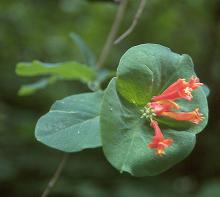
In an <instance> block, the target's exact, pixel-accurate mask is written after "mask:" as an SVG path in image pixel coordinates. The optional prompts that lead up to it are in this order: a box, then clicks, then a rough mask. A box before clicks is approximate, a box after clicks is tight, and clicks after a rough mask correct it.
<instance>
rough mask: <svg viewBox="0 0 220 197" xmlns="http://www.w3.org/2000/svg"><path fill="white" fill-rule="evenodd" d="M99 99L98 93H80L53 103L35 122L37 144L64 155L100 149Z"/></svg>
mask: <svg viewBox="0 0 220 197" xmlns="http://www.w3.org/2000/svg"><path fill="white" fill-rule="evenodd" d="M102 96H103V93H102V92H95V93H84V94H79V95H73V96H69V97H66V98H64V99H62V100H59V101H56V102H55V103H54V104H53V105H52V107H51V109H50V111H49V112H48V113H47V114H46V115H44V116H42V117H41V118H40V119H39V120H38V122H37V125H36V129H35V136H36V138H37V140H39V141H41V142H42V143H44V144H46V145H48V146H50V147H53V148H56V149H59V150H62V151H65V152H76V151H80V150H82V149H85V148H95V147H99V146H101V140H100V126H99V114H100V104H101V101H102Z"/></svg>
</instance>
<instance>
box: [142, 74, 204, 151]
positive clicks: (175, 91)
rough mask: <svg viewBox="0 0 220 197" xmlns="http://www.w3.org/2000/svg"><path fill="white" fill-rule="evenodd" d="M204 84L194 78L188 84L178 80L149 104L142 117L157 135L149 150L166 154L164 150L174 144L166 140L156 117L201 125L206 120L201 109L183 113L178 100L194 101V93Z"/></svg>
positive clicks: (154, 97) (170, 140)
mask: <svg viewBox="0 0 220 197" xmlns="http://www.w3.org/2000/svg"><path fill="white" fill-rule="evenodd" d="M202 85H203V83H200V82H199V78H197V77H195V76H192V77H191V79H190V80H189V81H188V82H186V80H185V79H178V80H177V81H176V82H174V83H173V84H171V85H170V86H169V87H168V88H167V89H166V90H164V91H163V93H162V94H160V95H158V96H153V97H152V99H151V102H149V103H147V104H146V105H145V107H144V109H143V110H142V116H141V117H146V118H147V119H149V120H150V122H151V123H150V126H151V127H152V128H153V129H154V131H155V134H154V137H153V140H152V142H151V143H150V144H148V147H149V148H154V149H156V154H157V155H163V154H165V152H164V149H165V148H167V147H168V146H170V145H171V144H172V143H173V140H172V139H165V138H164V136H163V134H162V132H161V130H160V128H159V126H158V123H157V121H155V120H154V118H155V117H156V116H158V117H160V116H164V117H168V118H171V119H174V120H178V121H189V122H192V123H194V124H199V123H200V122H201V121H202V120H203V119H204V118H203V114H202V113H200V111H199V108H196V109H195V110H194V111H191V112H181V111H178V110H181V106H179V105H178V104H177V103H176V102H175V100H176V99H186V100H188V101H191V100H192V98H193V97H192V91H193V90H195V89H196V88H198V87H200V86H202Z"/></svg>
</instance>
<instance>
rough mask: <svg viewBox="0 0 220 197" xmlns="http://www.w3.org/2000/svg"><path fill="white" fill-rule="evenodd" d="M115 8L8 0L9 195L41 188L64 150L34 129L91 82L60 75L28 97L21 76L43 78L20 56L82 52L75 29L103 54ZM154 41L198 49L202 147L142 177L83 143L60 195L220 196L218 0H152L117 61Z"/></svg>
mask: <svg viewBox="0 0 220 197" xmlns="http://www.w3.org/2000/svg"><path fill="white" fill-rule="evenodd" d="M136 8H137V2H136V1H130V3H129V7H128V12H127V14H126V17H125V18H124V22H123V26H122V27H121V33H122V32H123V31H124V30H125V29H126V28H127V27H128V26H129V24H130V22H131V20H132V17H133V14H134V12H135V10H136ZM116 9H117V5H116V4H115V3H112V2H111V1H85V0H54V1H49V0H47V1H45V0H38V1H34V0H13V1H12V0H11V1H9V0H7V1H6V0H1V2H0V24H1V28H0V69H1V72H0V79H1V83H0V92H1V93H0V135H1V136H0V194H1V196H39V195H40V193H41V192H42V190H43V189H44V187H45V185H46V184H47V182H48V180H49V178H50V177H51V175H52V174H53V172H54V170H55V169H56V166H57V164H58V163H59V160H60V158H61V155H62V153H61V152H59V151H56V150H52V149H50V148H47V147H46V146H44V145H42V144H40V143H38V142H37V141H36V140H35V139H34V127H35V124H36V121H37V119H38V118H39V117H40V116H41V115H42V114H44V113H46V112H47V111H48V109H49V107H50V106H51V104H52V103H53V102H54V100H56V99H61V98H63V97H65V96H67V95H72V94H75V93H80V92H85V91H88V88H87V87H86V86H85V85H83V84H82V83H79V82H73V81H65V82H58V83H56V84H51V85H50V86H49V87H47V88H46V89H44V90H40V91H39V92H38V93H36V94H34V95H32V96H27V97H19V96H17V91H18V89H19V87H20V85H21V84H24V83H30V82H34V81H36V80H37V79H38V78H37V77H36V78H30V79H27V78H21V77H17V76H16V75H15V73H14V70H15V65H16V63H17V62H20V61H32V60H33V59H39V60H41V61H42V62H65V61H70V60H75V59H77V60H79V62H83V61H82V60H83V57H82V56H81V55H80V52H79V49H78V48H77V47H76V45H74V44H73V42H72V41H71V38H70V37H69V33H70V32H76V33H78V34H79V35H81V37H83V38H84V40H85V42H86V43H88V44H89V46H91V48H92V50H93V51H94V53H95V54H96V55H97V56H98V55H99V53H100V51H101V50H102V46H103V44H104V42H105V39H106V36H107V33H108V32H109V28H110V24H111V23H112V21H113V18H114V14H115V12H116ZM107 24H109V25H107ZM147 42H151V43H159V44H162V45H165V46H167V47H170V48H171V49H172V50H173V51H176V52H178V53H188V54H190V55H191V56H192V58H193V60H194V63H195V65H196V67H195V69H196V72H197V74H198V76H200V78H201V81H203V82H204V83H206V84H207V85H208V86H209V88H210V89H211V92H210V96H209V98H208V99H209V107H210V119H209V124H208V126H207V127H206V129H205V131H204V132H202V133H201V134H199V135H198V137H197V145H196V148H195V149H194V151H193V153H192V154H191V155H190V156H189V157H188V158H187V159H186V160H184V161H183V162H181V163H179V164H178V165H176V166H175V167H174V168H172V169H171V170H169V171H167V172H165V173H163V174H162V175H160V176H156V177H148V178H141V179H138V178H133V177H131V176H130V175H128V174H119V173H118V172H117V171H116V170H115V169H113V168H112V167H111V166H110V164H109V163H108V162H107V161H106V160H105V158H104V156H103V155H102V151H101V149H96V150H86V151H83V152H81V153H75V154H72V155H71V158H70V160H69V162H68V164H67V166H66V168H65V170H64V172H63V174H62V177H61V178H60V180H59V182H58V183H57V185H56V187H55V189H54V191H53V193H52V194H51V195H52V196H80V197H87V196H89V197H90V196H112V194H114V196H120V197H123V196H125V197H129V196H135V195H136V196H161V195H162V196H177V195H179V196H199V197H200V196H202V197H203V196H219V194H220V189H219V188H220V177H219V176H220V159H218V155H219V151H220V146H219V139H220V134H219V129H220V124H219V117H220V110H219V109H220V108H219V101H220V92H219V85H220V77H219V73H220V59H219V52H220V3H219V1H218V0H211V1H206V0H194V1H191V0H180V1H174V0H165V1H164V0H151V1H149V2H148V3H147V7H146V9H145V11H144V14H143V16H142V18H141V20H140V22H139V24H138V26H137V27H136V29H135V31H134V32H133V33H132V34H131V35H130V36H129V37H128V38H126V39H125V40H124V41H123V42H122V43H121V44H120V45H117V46H115V47H114V50H112V52H111V55H110V57H109V59H108V62H107V66H108V68H110V69H115V68H116V67H117V65H118V60H119V58H120V56H121V55H122V54H123V53H124V52H125V51H126V50H127V49H128V48H130V47H131V46H133V45H137V44H140V43H147Z"/></svg>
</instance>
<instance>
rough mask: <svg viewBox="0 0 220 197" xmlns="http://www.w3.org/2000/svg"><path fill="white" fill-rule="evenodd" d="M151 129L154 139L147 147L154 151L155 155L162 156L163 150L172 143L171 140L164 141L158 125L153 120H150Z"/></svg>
mask: <svg viewBox="0 0 220 197" xmlns="http://www.w3.org/2000/svg"><path fill="white" fill-rule="evenodd" d="M150 125H151V127H152V128H153V129H154V132H155V133H154V137H153V139H152V142H151V143H150V144H148V147H149V148H151V149H156V155H159V156H161V155H164V154H165V151H164V149H165V148H167V147H169V146H170V145H171V144H172V143H173V140H172V139H165V138H164V136H163V133H162V132H161V130H160V128H159V126H158V123H157V122H156V121H154V120H151V124H150Z"/></svg>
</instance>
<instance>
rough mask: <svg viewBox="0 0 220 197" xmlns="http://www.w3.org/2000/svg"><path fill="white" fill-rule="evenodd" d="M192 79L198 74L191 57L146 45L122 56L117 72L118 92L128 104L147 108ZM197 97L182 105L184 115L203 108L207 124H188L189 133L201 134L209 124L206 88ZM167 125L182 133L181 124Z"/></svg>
mask: <svg viewBox="0 0 220 197" xmlns="http://www.w3.org/2000/svg"><path fill="white" fill-rule="evenodd" d="M192 76H196V74H195V72H194V65H193V62H192V59H191V58H190V56H188V55H186V54H184V55H179V54H177V53H174V52H172V51H171V50H170V49H169V48H167V47H164V46H161V45H158V44H142V45H138V46H135V47H132V48H130V49H129V50H128V51H127V52H126V53H125V54H124V55H123V56H122V58H121V60H120V63H119V66H118V69H117V88H118V91H119V92H120V94H121V95H122V96H123V97H124V98H125V99H127V100H128V102H131V103H133V104H135V105H138V106H141V107H143V106H144V105H146V104H147V103H148V102H149V101H150V99H151V98H152V96H154V95H159V94H160V93H162V92H163V91H164V90H165V89H166V88H167V87H168V86H169V85H170V84H172V83H174V82H175V81H176V80H177V79H178V78H185V79H187V80H189V79H190V78H191V77H192ZM193 96H194V98H193V101H192V102H187V101H184V100H180V101H179V102H178V103H179V104H180V105H182V106H183V107H182V109H183V111H192V110H194V109H195V108H198V107H199V108H200V111H201V113H202V114H203V115H204V117H205V119H204V121H203V122H202V123H201V124H199V125H194V124H191V127H188V124H186V128H188V130H189V131H192V132H195V133H198V132H200V131H202V129H203V128H204V127H205V126H206V124H207V121H208V104H207V99H206V96H205V94H204V91H203V89H202V87H200V88H198V89H197V90H195V91H194V92H193ZM158 121H160V120H158ZM161 121H163V120H161ZM163 122H164V121H163ZM166 124H167V125H168V126H170V127H171V128H175V129H178V128H176V126H177V125H178V124H179V123H178V122H177V121H166ZM179 129H182V125H180V128H179Z"/></svg>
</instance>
